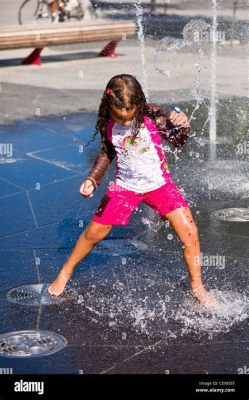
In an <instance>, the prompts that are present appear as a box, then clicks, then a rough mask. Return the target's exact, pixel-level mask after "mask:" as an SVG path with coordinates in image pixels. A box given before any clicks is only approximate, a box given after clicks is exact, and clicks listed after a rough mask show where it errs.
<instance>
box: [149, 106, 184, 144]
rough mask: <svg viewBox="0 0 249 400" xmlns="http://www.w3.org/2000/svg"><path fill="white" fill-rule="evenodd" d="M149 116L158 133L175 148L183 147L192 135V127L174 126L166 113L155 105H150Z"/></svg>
mask: <svg viewBox="0 0 249 400" xmlns="http://www.w3.org/2000/svg"><path fill="white" fill-rule="evenodd" d="M147 106H148V110H149V113H148V115H149V116H151V117H152V119H153V120H154V122H155V125H156V127H157V129H158V131H159V132H160V133H161V134H162V135H163V136H164V137H165V138H166V139H167V140H168V141H169V142H170V143H171V144H173V146H174V147H181V146H183V145H184V144H185V143H186V141H187V140H188V137H189V134H190V125H189V124H188V125H183V126H181V125H180V126H177V125H174V124H173V123H172V122H171V120H170V118H169V117H168V116H167V114H166V112H165V111H164V110H162V109H161V108H160V107H159V106H158V105H157V104H155V103H148V104H147Z"/></svg>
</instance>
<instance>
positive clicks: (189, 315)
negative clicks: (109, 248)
mask: <svg viewBox="0 0 249 400" xmlns="http://www.w3.org/2000/svg"><path fill="white" fill-rule="evenodd" d="M145 275H146V276H144V277H141V276H140V277H139V279H140V284H139V285H136V287H134V286H133V287H131V290H130V291H129V293H127V291H126V290H125V284H124V283H122V282H120V281H117V282H116V283H114V284H112V285H111V287H110V286H109V287H108V288H104V287H103V284H102V287H101V289H100V288H99V289H98V290H97V289H96V287H95V286H94V288H93V286H91V287H90V288H88V290H86V289H84V295H80V296H79V298H78V301H77V304H78V305H80V306H81V307H82V312H85V311H88V312H90V314H91V315H92V318H91V319H92V320H95V321H96V323H98V324H100V325H101V326H102V327H103V328H104V325H105V326H106V325H108V326H109V327H111V328H113V329H118V330H120V329H121V330H122V329H123V330H124V329H129V330H132V331H135V332H136V333H138V334H143V335H146V336H148V337H160V338H171V339H178V338H180V337H183V336H184V337H186V336H189V335H191V338H194V337H196V338H200V337H202V338H205V337H206V338H208V339H213V338H214V337H215V336H217V335H219V334H223V333H227V332H229V331H230V330H231V329H232V327H233V326H234V325H237V324H239V323H241V322H243V321H245V320H246V319H248V317H249V298H248V297H247V296H246V294H243V293H239V292H237V291H231V290H229V291H218V290H213V291H211V294H213V295H214V297H215V299H216V301H217V302H216V305H215V306H214V307H213V308H212V309H211V310H207V309H205V308H204V307H202V306H200V305H199V303H197V302H196V300H194V298H193V297H192V296H190V295H186V294H185V293H186V291H183V290H179V284H181V282H182V281H185V280H186V275H183V276H182V277H181V278H180V279H178V283H177V284H176V283H172V282H170V281H169V280H167V279H166V280H165V282H164V288H165V292H162V291H160V292H159V291H158V287H157V284H158V282H157V279H158V278H156V277H155V276H153V273H151V274H148V273H147V274H145ZM177 286H178V287H177ZM165 293H167V294H165Z"/></svg>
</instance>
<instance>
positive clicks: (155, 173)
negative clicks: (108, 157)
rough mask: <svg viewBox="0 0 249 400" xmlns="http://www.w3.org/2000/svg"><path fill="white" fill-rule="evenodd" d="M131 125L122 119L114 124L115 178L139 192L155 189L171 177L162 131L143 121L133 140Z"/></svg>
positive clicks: (121, 183)
mask: <svg viewBox="0 0 249 400" xmlns="http://www.w3.org/2000/svg"><path fill="white" fill-rule="evenodd" d="M131 128H132V126H131V125H129V126H128V127H127V126H123V125H121V124H119V123H114V124H113V127H112V131H111V136H110V138H111V141H112V143H113V145H114V147H115V150H116V154H117V158H116V162H117V176H116V182H117V184H119V185H120V186H123V187H125V188H126V189H128V190H133V191H134V192H138V193H144V192H148V191H152V190H155V189H157V188H159V187H161V186H162V185H164V184H165V183H166V182H167V181H168V180H169V179H170V171H169V168H168V163H167V158H166V154H165V150H164V148H163V145H162V142H161V137H160V134H159V133H158V131H155V129H153V130H152V129H151V128H150V129H148V127H147V125H146V124H144V123H143V124H142V125H141V127H140V130H139V132H138V134H137V135H136V137H135V138H134V140H133V141H132V138H133V136H132V134H131Z"/></svg>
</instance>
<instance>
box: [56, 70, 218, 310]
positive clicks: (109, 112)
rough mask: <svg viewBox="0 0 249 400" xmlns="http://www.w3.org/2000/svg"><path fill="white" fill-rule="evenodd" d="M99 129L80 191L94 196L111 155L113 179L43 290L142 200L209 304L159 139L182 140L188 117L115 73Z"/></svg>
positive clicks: (189, 222)
mask: <svg viewBox="0 0 249 400" xmlns="http://www.w3.org/2000/svg"><path fill="white" fill-rule="evenodd" d="M177 111H180V110H177ZM98 132H100V135H101V149H100V152H99V154H98V156H97V158H96V161H95V163H94V165H93V167H92V169H91V171H90V173H89V176H88V177H87V178H86V179H85V181H84V182H83V183H82V185H81V187H80V193H81V195H82V196H83V197H85V198H91V197H92V196H93V192H94V191H95V190H96V189H97V188H98V186H99V185H100V183H101V181H102V178H103V175H104V173H105V171H106V170H107V168H108V166H109V165H110V163H111V162H112V161H113V159H114V158H115V157H116V162H117V173H116V178H115V180H114V183H113V184H112V185H111V186H110V187H109V188H108V190H107V192H106V194H105V195H104V197H103V198H102V200H101V201H100V203H99V207H98V209H97V211H96V213H95V215H94V216H93V218H92V221H91V222H90V223H89V225H88V226H87V227H86V229H85V231H84V232H83V233H82V234H81V236H80V237H79V239H78V241H77V243H76V245H75V247H74V249H73V251H72V253H71V255H70V257H69V258H68V260H67V261H66V263H65V264H64V266H63V268H62V269H61V271H60V273H59V274H58V276H57V277H56V279H55V281H54V282H53V283H52V284H51V285H50V286H49V288H48V292H49V293H50V294H52V295H55V296H59V295H60V294H61V293H62V292H63V291H64V288H65V286H66V284H67V282H68V280H69V279H70V277H71V276H72V274H73V271H74V269H75V268H76V266H77V265H78V264H79V262H80V261H81V260H82V259H83V258H84V257H86V255H87V254H89V252H90V251H91V250H92V249H93V247H94V246H95V245H96V244H97V243H99V242H100V241H101V240H102V239H104V238H105V237H106V236H107V235H108V233H109V232H110V231H111V229H112V226H113V225H128V223H129V219H130V216H131V214H132V213H133V211H134V209H135V208H136V207H137V206H138V204H139V203H140V202H141V201H143V202H145V203H146V204H148V205H149V206H151V207H152V208H153V209H154V210H155V211H156V212H157V213H158V214H159V215H160V217H161V218H162V219H167V220H168V221H169V222H170V223H171V225H172V227H173V229H174V231H175V232H176V234H177V235H178V237H179V239H180V240H181V242H182V244H183V255H184V259H185V262H186V265H187V268H188V272H189V276H190V286H191V290H192V294H193V295H194V296H195V297H196V298H197V299H198V300H199V302H200V303H201V304H202V305H204V306H206V307H210V306H211V305H213V303H214V300H213V298H212V297H211V296H210V294H209V293H208V292H207V291H206V290H205V288H204V287H203V285H202V279H201V257H200V245H199V238H198V231H197V227H196V225H195V223H194V220H193V216H192V214H191V211H190V209H189V204H188V202H187V201H186V200H185V199H184V198H183V196H182V195H181V193H180V191H179V190H178V188H177V187H176V186H175V184H174V183H173V182H172V180H171V176H170V172H169V168H168V161H167V158H166V154H165V149H164V148H163V146H162V139H163V138H166V139H167V140H168V141H169V142H170V143H171V144H173V145H174V146H175V147H180V146H182V145H183V144H184V143H185V142H186V141H187V138H188V136H189V132H190V127H189V124H188V118H187V117H186V115H185V114H184V113H183V112H178V113H177V112H175V111H173V112H172V113H171V114H170V117H168V116H167V115H166V114H165V112H164V111H163V110H162V109H161V108H160V107H159V106H157V105H156V104H154V103H146V99H145V96H144V93H143V90H142V88H141V86H140V84H139V82H138V81H137V80H136V79H135V78H134V77H133V76H132V75H128V74H121V75H116V76H114V77H113V78H112V79H111V80H110V81H109V82H108V84H107V87H106V90H105V91H104V94H103V97H102V100H101V104H100V107H99V113H98V119H97V124H96V132H95V134H94V136H95V135H96V134H97V133H98Z"/></svg>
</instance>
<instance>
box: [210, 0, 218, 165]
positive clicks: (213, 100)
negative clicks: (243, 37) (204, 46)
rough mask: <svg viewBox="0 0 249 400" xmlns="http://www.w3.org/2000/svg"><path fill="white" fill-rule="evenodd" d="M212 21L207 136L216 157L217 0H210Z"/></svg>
mask: <svg viewBox="0 0 249 400" xmlns="http://www.w3.org/2000/svg"><path fill="white" fill-rule="evenodd" d="M212 5H213V7H212V10H213V23H212V50H211V93H210V109H209V118H210V125H209V138H210V158H211V160H215V159H216V136H217V124H216V120H217V102H218V98H217V45H216V33H217V0H212Z"/></svg>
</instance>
